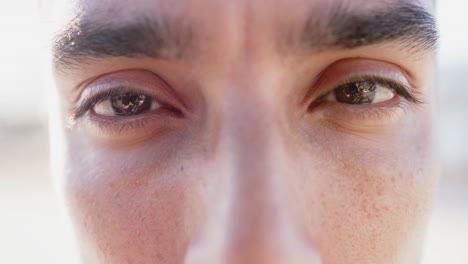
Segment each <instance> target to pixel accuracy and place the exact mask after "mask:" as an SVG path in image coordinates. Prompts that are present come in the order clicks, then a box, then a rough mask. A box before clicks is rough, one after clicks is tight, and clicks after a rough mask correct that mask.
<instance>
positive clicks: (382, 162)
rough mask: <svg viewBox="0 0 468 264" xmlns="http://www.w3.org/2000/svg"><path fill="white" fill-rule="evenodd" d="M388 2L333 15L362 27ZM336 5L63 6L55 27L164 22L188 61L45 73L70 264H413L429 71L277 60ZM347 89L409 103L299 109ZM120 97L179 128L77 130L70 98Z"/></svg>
mask: <svg viewBox="0 0 468 264" xmlns="http://www.w3.org/2000/svg"><path fill="white" fill-rule="evenodd" d="M96 2H98V3H96ZM386 2H388V1H372V2H371V3H370V1H359V0H353V1H351V0H350V1H346V3H345V4H346V5H348V6H349V8H351V9H361V8H362V9H365V10H369V11H370V12H371V11H372V9H373V8H378V7H382V6H384V5H385V3H386ZM339 3H341V1H338V0H336V1H325V0H313V1H302V0H294V1H291V0H287V1H286V0H278V1H275V2H274V4H273V3H271V4H270V3H265V2H264V1H261V0H251V1H210V0H198V1H196V0H185V1H163V0H161V1H157V0H133V1H131V4H130V2H129V1H125V0H115V1H112V2H111V1H91V0H82V1H69V2H67V4H66V5H67V8H69V10H71V12H69V13H67V14H69V15H67V17H66V21H69V20H70V18H71V17H72V16H76V14H77V13H82V14H88V15H89V14H91V15H92V16H93V17H94V19H96V21H100V22H104V21H106V22H109V21H111V22H112V21H114V20H115V19H116V18H117V20H120V19H121V20H126V19H128V20H132V19H134V18H135V17H138V16H141V15H142V14H143V13H144V14H145V15H146V16H149V17H154V18H158V17H162V16H163V15H167V16H171V17H179V18H180V17H182V18H183V19H182V20H180V21H181V22H180V23H184V22H187V23H188V24H190V25H192V26H193V28H194V29H196V30H197V31H196V35H197V36H199V37H198V38H197V43H198V45H197V47H198V48H197V49H195V51H193V52H191V53H190V54H189V56H187V58H185V57H184V58H169V59H155V58H149V57H145V56H141V57H138V56H136V57H101V58H94V59H92V60H83V61H74V63H73V65H72V64H71V63H69V65H68V66H70V65H72V66H70V67H64V65H63V64H54V66H55V67H54V75H55V82H56V87H57V89H56V95H57V96H56V98H55V99H56V101H55V103H56V104H55V105H54V108H53V111H52V114H51V119H52V129H51V131H52V135H53V137H52V139H53V140H52V141H53V143H52V144H53V146H52V155H53V157H54V159H53V163H54V164H55V167H56V168H55V175H56V176H55V177H56V178H55V179H56V183H57V186H58V187H59V190H60V193H61V195H62V198H63V199H64V201H65V202H66V206H67V210H68V213H69V215H70V217H71V219H72V222H73V224H74V226H75V230H76V238H77V241H78V246H79V249H80V253H81V257H82V263H165V264H170V263H190V264H195V263H246V264H247V263H256V264H261V263H308V264H312V263H337V264H338V263H339V264H343V263H363V264H365V263H373V264H376V263H412V264H413V263H418V262H419V257H420V251H421V246H422V242H423V239H424V232H425V225H426V221H427V217H428V215H429V213H430V208H431V203H432V198H433V195H434V190H435V187H436V182H437V175H436V173H435V171H437V167H436V166H437V165H436V164H437V162H436V159H435V155H434V152H435V150H434V144H433V137H434V136H433V126H434V120H433V113H434V111H433V108H434V103H433V101H434V99H433V94H434V93H433V89H434V88H433V85H432V84H433V79H432V76H433V66H434V55H433V52H430V51H424V52H417V51H414V50H411V49H405V48H402V47H401V46H398V45H391V44H389V43H380V44H375V45H370V46H364V47H359V48H355V49H354V48H351V49H350V48H330V49H327V48H321V49H320V50H318V51H315V52H309V53H301V52H289V53H288V52H286V51H285V50H284V49H282V48H281V47H282V46H281V45H276V44H275V43H276V40H277V35H276V34H277V32H279V31H284V32H292V33H293V34H294V32H295V28H298V27H299V25H302V24H303V23H304V21H305V20H306V12H305V11H306V10H310V9H312V10H319V11H320V10H325V11H326V10H329V9H330V8H332V7H333V6H334V5H337V4H339ZM342 4H343V3H342ZM419 4H421V5H422V6H423V7H424V8H426V9H427V10H428V11H429V12H432V9H431V6H430V4H429V3H425V2H423V3H419ZM305 7H307V8H305ZM322 13H326V12H322ZM355 74H377V75H383V76H386V77H391V78H400V79H401V78H403V79H404V81H405V82H408V83H409V84H410V86H411V87H412V89H414V92H415V93H416V94H417V96H418V99H420V100H421V101H424V103H423V104H413V103H410V102H407V101H406V99H404V98H399V100H401V103H402V106H401V107H398V106H391V105H390V104H388V103H386V102H383V103H380V104H373V105H347V104H343V103H338V102H332V101H330V102H325V103H323V102H322V103H321V104H318V105H315V104H314V102H319V101H320V98H321V97H320V95H323V94H326V93H327V92H330V91H332V90H333V89H334V88H335V87H336V86H337V85H338V84H340V82H342V81H343V80H344V79H346V78H348V77H349V76H350V75H355ZM395 76H397V77H395ZM398 76H399V77H398ZM402 76H403V77H402ZM161 80H164V82H165V83H164V82H162V81H161ZM122 84H124V85H128V86H138V88H140V89H142V90H144V91H145V93H147V94H149V95H151V96H152V97H153V98H163V99H161V100H164V101H165V102H166V103H169V104H170V105H171V106H172V107H174V108H177V109H178V110H179V111H180V112H182V113H183V115H182V116H175V115H174V114H171V113H167V111H166V112H163V113H160V112H157V111H154V113H153V112H151V113H146V114H142V115H140V116H138V117H137V116H134V117H126V118H122V117H120V119H115V118H114V119H113V118H107V119H106V118H103V117H99V116H96V115H94V116H93V115H92V114H90V113H89V112H88V113H85V114H84V115H82V116H80V117H78V118H75V117H76V116H75V117H74V109H75V108H76V106H77V105H78V104H79V103H80V102H81V101H82V98H83V95H85V94H86V93H90V92H91V91H92V89H94V88H95V87H98V88H99V87H101V86H105V85H108V86H112V85H122ZM99 85H101V86H99ZM311 105H312V106H311ZM116 120H118V121H116Z"/></svg>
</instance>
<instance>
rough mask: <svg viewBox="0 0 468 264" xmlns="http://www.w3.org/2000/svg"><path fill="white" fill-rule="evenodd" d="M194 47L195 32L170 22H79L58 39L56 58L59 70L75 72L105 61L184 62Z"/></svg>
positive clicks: (85, 19) (86, 19)
mask: <svg viewBox="0 0 468 264" xmlns="http://www.w3.org/2000/svg"><path fill="white" fill-rule="evenodd" d="M192 44H193V39H192V34H191V30H190V29H189V28H187V27H182V25H181V24H180V23H179V24H175V23H171V22H170V21H168V20H167V21H166V20H161V21H159V22H157V21H153V20H150V19H149V18H144V17H142V18H140V19H137V20H135V21H132V22H127V23H125V22H122V23H120V24H117V25H114V24H110V23H109V24H105V23H102V22H94V21H93V20H92V19H89V18H76V19H73V20H72V21H71V22H70V23H69V24H68V25H67V26H66V27H65V28H64V29H63V30H62V31H60V33H59V34H57V35H56V36H55V37H54V40H53V46H52V54H53V59H54V64H55V66H56V67H59V68H73V67H74V66H75V65H78V64H83V63H86V62H89V60H91V59H96V58H105V57H130V58H132V57H151V58H157V59H175V58H181V57H183V56H187V55H188V54H189V53H190V52H191V50H192V48H193V45H192Z"/></svg>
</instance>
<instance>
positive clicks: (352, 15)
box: [296, 1, 439, 51]
mask: <svg viewBox="0 0 468 264" xmlns="http://www.w3.org/2000/svg"><path fill="white" fill-rule="evenodd" d="M325 13H327V16H326V17H324V16H323V15H320V14H317V12H316V11H315V12H312V15H310V17H309V19H307V20H306V23H305V26H304V30H303V31H302V32H301V33H300V34H299V39H298V41H299V45H300V46H302V47H303V48H305V49H307V50H310V49H312V50H314V51H317V50H319V51H320V50H323V49H329V48H338V49H355V48H359V47H363V46H369V45H374V44H383V43H393V44H396V45H400V46H401V47H402V48H407V49H411V50H414V51H432V50H434V49H435V48H436V44H437V42H438V38H439V36H438V30H437V26H436V21H435V18H434V16H433V15H432V14H431V13H430V12H429V11H427V10H426V9H425V8H424V7H422V6H419V5H417V4H413V3H407V2H404V1H396V3H388V4H386V6H382V7H379V8H374V9H368V8H367V9H366V8H363V9H357V10H356V8H354V7H345V6H344V5H337V6H335V7H334V8H333V9H332V11H331V12H325ZM296 41H297V40H296Z"/></svg>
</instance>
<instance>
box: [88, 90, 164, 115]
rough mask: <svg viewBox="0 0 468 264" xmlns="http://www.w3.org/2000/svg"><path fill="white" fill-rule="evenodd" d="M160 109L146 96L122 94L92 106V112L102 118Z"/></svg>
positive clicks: (156, 102)
mask: <svg viewBox="0 0 468 264" xmlns="http://www.w3.org/2000/svg"><path fill="white" fill-rule="evenodd" d="M160 107H161V104H160V103H159V102H158V101H156V100H155V99H153V98H151V97H150V96H148V95H145V94H140V93H134V92H123V93H115V94H110V95H108V96H107V97H106V98H103V99H102V101H101V102H98V103H96V104H95V105H94V107H93V111H94V112H95V113H96V114H98V115H102V116H134V115H139V114H143V113H145V112H147V111H150V110H154V109H157V108H160Z"/></svg>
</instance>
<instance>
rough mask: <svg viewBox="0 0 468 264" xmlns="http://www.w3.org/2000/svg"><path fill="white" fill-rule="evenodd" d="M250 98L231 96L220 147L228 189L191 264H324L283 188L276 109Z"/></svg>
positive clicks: (284, 167)
mask: <svg viewBox="0 0 468 264" xmlns="http://www.w3.org/2000/svg"><path fill="white" fill-rule="evenodd" d="M246 94H248V92H244V95H243V96H241V97H236V96H230V99H229V101H227V102H226V103H225V105H224V107H223V110H222V118H220V119H221V120H222V124H221V125H220V136H219V140H218V143H217V144H219V146H218V151H219V153H220V154H219V155H218V156H219V157H220V158H219V159H220V160H219V162H220V163H222V164H224V169H223V172H222V173H221V174H222V175H220V177H224V178H225V180H224V182H225V185H226V188H224V189H223V190H222V191H220V192H218V193H217V195H216V199H217V201H216V204H217V206H218V207H221V209H220V208H217V210H216V209H215V210H212V212H217V213H216V214H213V215H210V216H207V217H208V218H209V219H208V220H207V225H205V227H203V231H202V234H201V237H199V239H200V241H198V242H199V245H198V250H196V251H194V252H197V254H191V255H190V256H189V258H188V260H190V261H188V263H259V264H260V263H312V264H313V263H318V262H317V259H318V258H317V256H318V255H317V254H316V252H315V251H314V250H313V248H309V247H308V245H307V242H306V237H305V236H302V235H301V233H300V232H299V230H300V227H299V226H298V225H299V224H300V222H299V221H296V220H295V219H293V217H292V215H293V214H292V212H290V211H289V210H288V208H290V206H288V203H289V202H290V200H289V197H288V196H287V192H286V190H284V188H286V187H285V186H286V185H284V184H282V183H281V182H282V179H281V177H284V176H285V175H286V171H287V167H288V166H287V160H288V159H285V158H283V157H284V155H285V151H284V144H283V139H282V136H281V135H282V133H281V128H280V127H281V124H280V122H279V121H278V116H277V113H276V108H275V107H274V106H273V103H272V102H271V101H270V100H268V99H266V98H261V97H260V96H254V95H252V96H245V95H246ZM192 253H193V252H192Z"/></svg>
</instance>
